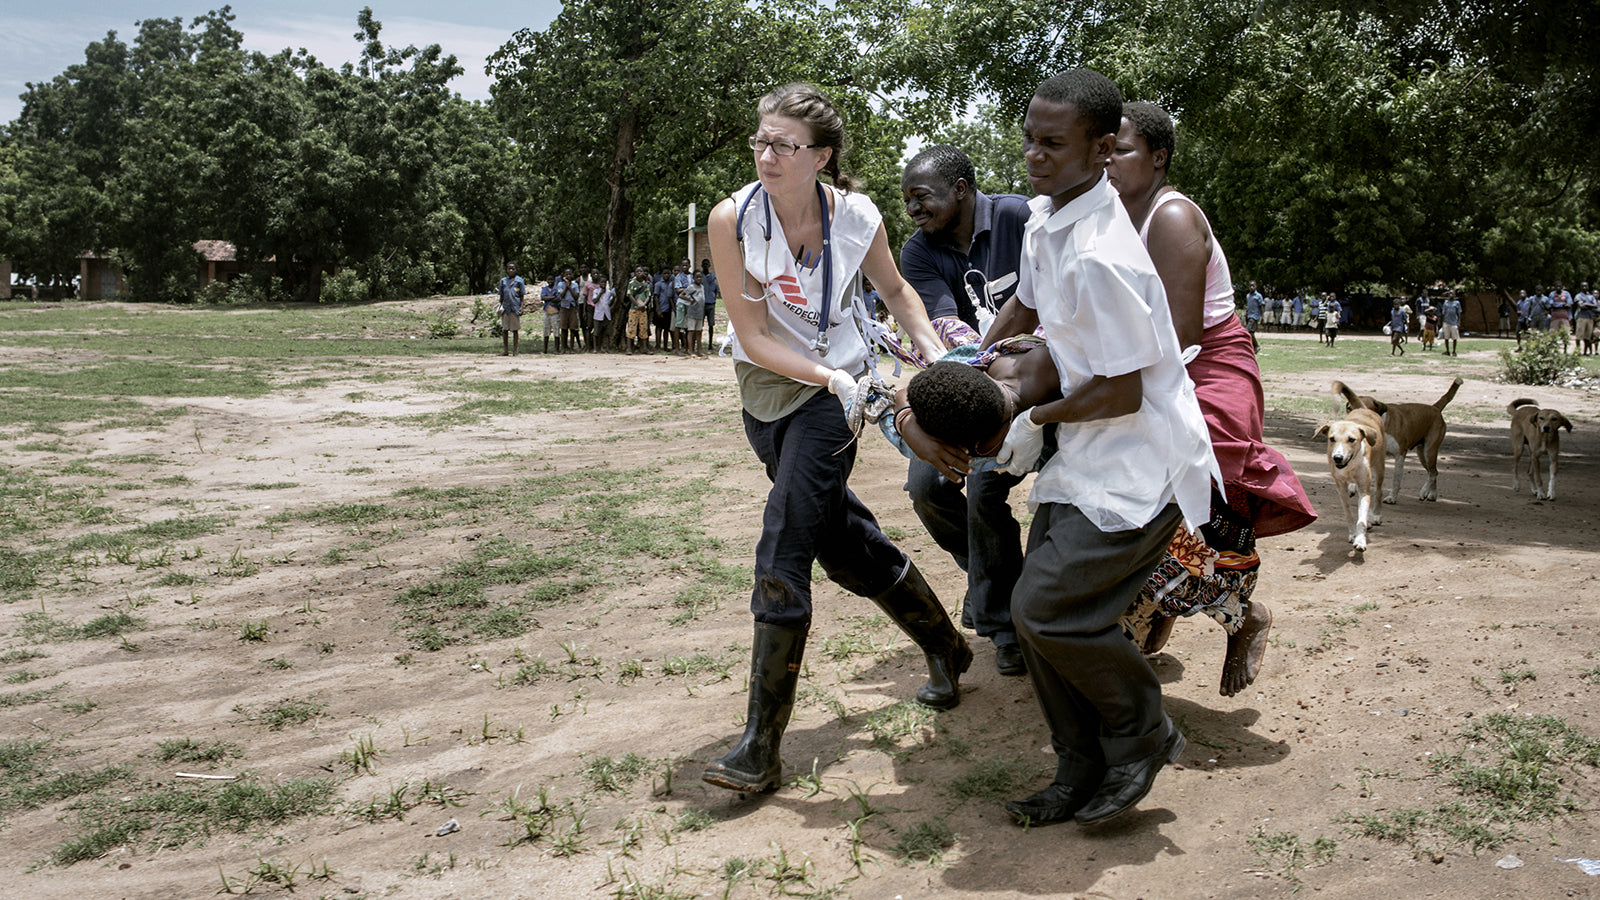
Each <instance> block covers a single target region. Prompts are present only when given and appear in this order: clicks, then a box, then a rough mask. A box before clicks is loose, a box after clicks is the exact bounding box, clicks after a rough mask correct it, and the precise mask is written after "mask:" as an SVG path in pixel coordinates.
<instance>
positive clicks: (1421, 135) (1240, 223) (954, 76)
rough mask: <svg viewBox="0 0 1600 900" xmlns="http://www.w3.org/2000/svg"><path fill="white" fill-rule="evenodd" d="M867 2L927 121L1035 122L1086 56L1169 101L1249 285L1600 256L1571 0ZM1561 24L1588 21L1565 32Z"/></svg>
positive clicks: (1319, 282) (1181, 152) (1594, 265)
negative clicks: (1043, 96)
mask: <svg viewBox="0 0 1600 900" xmlns="http://www.w3.org/2000/svg"><path fill="white" fill-rule="evenodd" d="M850 8H851V10H852V13H853V15H854V16H855V17H856V18H857V20H858V22H859V26H858V33H857V34H858V40H860V41H861V43H862V44H863V45H864V46H865V47H866V52H865V54H864V59H863V62H862V67H863V69H864V72H863V77H864V78H865V79H866V80H867V81H868V82H869V83H871V84H872V85H874V86H875V87H877V88H878V89H879V90H880V91H881V92H882V93H884V94H892V95H893V96H894V97H895V98H897V99H896V100H895V101H894V107H895V109H896V110H897V111H898V112H900V113H902V114H903V115H905V116H907V117H908V118H910V119H911V120H912V121H914V122H915V123H916V124H917V125H918V126H919V127H920V128H922V129H923V130H924V131H925V132H927V133H939V131H940V129H942V128H947V127H948V126H947V124H946V123H948V122H949V121H950V120H951V119H952V118H954V117H956V116H958V115H959V114H960V113H961V112H962V111H964V110H967V109H971V108H972V107H973V106H974V105H975V104H976V103H978V102H979V101H983V100H985V99H988V100H992V101H994V105H995V107H997V109H998V112H999V115H998V116H996V115H994V114H993V113H991V112H989V111H985V113H984V114H983V119H984V120H985V123H987V121H990V120H995V119H998V120H1002V121H1016V120H1018V119H1020V117H1021V116H1022V113H1023V110H1024V108H1025V107H1026V105H1027V102H1028V100H1029V99H1030V97H1031V95H1032V93H1033V90H1034V88H1035V86H1036V85H1037V84H1038V83H1039V82H1040V81H1041V80H1043V79H1044V78H1046V77H1048V76H1050V75H1052V74H1055V73H1056V72H1060V71H1063V70H1065V69H1069V68H1074V67H1077V66H1090V67H1092V68H1096V69H1098V70H1100V71H1102V72H1105V73H1106V74H1108V75H1109V76H1110V77H1111V78H1112V79H1113V80H1115V81H1116V82H1117V83H1118V84H1119V85H1120V86H1121V88H1122V89H1123V93H1124V95H1125V96H1126V97H1128V98H1129V99H1142V100H1153V101H1155V102H1157V103H1160V104H1161V105H1163V106H1164V107H1166V108H1167V109H1168V110H1169V111H1171V112H1172V113H1173V114H1174V115H1175V117H1176V119H1177V122H1178V128H1179V133H1178V147H1177V152H1176V154H1175V156H1174V161H1173V166H1172V171H1171V179H1172V181H1173V182H1174V183H1175V184H1176V185H1177V186H1178V187H1179V188H1181V189H1182V190H1184V191H1185V192H1186V193H1188V194H1190V195H1191V196H1193V197H1194V198H1195V199H1196V200H1197V201H1198V202H1199V204H1200V206H1201V207H1202V208H1203V209H1204V210H1205V211H1206V213H1207V215H1208V217H1209V218H1210V220H1211V223H1212V226H1213V228H1214V230H1215V231H1216V233H1217V234H1218V236H1219V237H1220V239H1221V242H1222V244H1223V246H1224V247H1225V248H1226V250H1227V253H1228V256H1229V261H1230V263H1231V264H1232V269H1233V274H1234V276H1235V277H1236V278H1237V279H1239V280H1241V281H1242V280H1244V279H1248V278H1257V279H1261V280H1263V281H1267V282H1271V283H1275V284H1277V285H1280V286H1284V287H1301V286H1304V287H1315V288H1340V287H1343V286H1345V285H1347V284H1352V283H1374V282H1376V283H1383V284H1389V285H1394V286H1396V287H1397V288H1400V289H1404V288H1405V287H1406V286H1414V285H1420V284H1429V283H1432V282H1433V281H1435V280H1438V279H1447V280H1452V281H1474V282H1478V283H1480V284H1481V283H1488V284H1495V285H1500V286H1511V287H1514V286H1519V285H1531V284H1533V283H1536V282H1543V283H1548V282H1549V281H1550V280H1553V279H1556V278H1562V279H1565V280H1566V281H1567V282H1568V283H1569V284H1570V283H1574V282H1576V281H1578V280H1580V278H1592V274H1593V273H1594V272H1595V271H1596V270H1597V269H1600V212H1597V210H1600V204H1597V203H1596V202H1595V197H1596V193H1597V191H1600V151H1597V150H1596V149H1595V148H1596V147H1597V146H1600V112H1597V109H1600V66H1597V62H1596V57H1595V56H1594V55H1593V54H1586V53H1583V52H1581V51H1579V50H1578V49H1577V48H1578V47H1581V46H1584V42H1585V41H1588V42H1589V43H1590V44H1591V45H1592V44H1593V42H1594V41H1595V40H1596V37H1595V33H1594V29H1595V27H1596V26H1595V24H1594V17H1592V16H1583V15H1581V14H1580V13H1579V6H1578V5H1577V4H1575V3H1573V2H1572V0H1539V2H1535V3H1532V4H1531V5H1525V6H1523V7H1519V8H1518V12H1517V14H1516V15H1510V14H1507V13H1505V12H1504V11H1503V10H1501V9H1499V8H1498V7H1485V6H1481V5H1474V4H1470V3H1465V2H1463V0H1408V2H1401V3H1385V4H1375V3H1371V2H1369V0H1345V2H1336V3H1321V2H1318V3H1312V2H1306V0H1295V2H1288V3H1274V4H1260V3H1256V2H1251V0H1198V2H1193V3H1183V4H1164V5H1158V4H1148V3H1110V4H1107V3H1102V2H1090V0H997V2H990V3H983V4H975V5H973V4H968V5H953V4H946V3H937V2H932V0H901V2H891V3H859V4H853V5H851V7H850ZM1553 21H1559V22H1564V23H1565V22H1571V23H1573V30H1572V31H1571V32H1570V33H1564V34H1563V36H1562V40H1560V41H1557V42H1555V43H1554V44H1552V42H1551V41H1550V40H1549V27H1548V23H1549V22H1553ZM901 98H904V99H901ZM954 137H957V138H958V139H965V140H979V141H981V140H982V136H981V134H977V133H972V131H968V130H967V129H966V128H961V129H958V130H957V131H956V134H955V135H954ZM1574 146H1581V147H1582V149H1580V150H1576V151H1574V150H1572V149H1570V148H1572V147H1574ZM968 149H969V150H970V149H971V148H968Z"/></svg>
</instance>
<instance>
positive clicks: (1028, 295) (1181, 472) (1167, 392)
mask: <svg viewBox="0 0 1600 900" xmlns="http://www.w3.org/2000/svg"><path fill="white" fill-rule="evenodd" d="M1029 206H1030V207H1031V208H1032V210H1033V215H1032V217H1031V218H1029V220H1028V224H1027V230H1026V232H1025V233H1024V235H1023V251H1022V253H1023V256H1022V268H1021V272H1020V273H1019V274H1020V281H1019V284H1018V287H1017V296H1018V297H1019V298H1020V299H1021V302H1022V303H1023V304H1024V305H1026V306H1028V307H1030V308H1032V309H1035V310H1037V311H1038V313H1039V322H1040V324H1041V325H1043V326H1044V336H1045V342H1046V345H1047V346H1048V347H1049V349H1050V357H1051V359H1053V360H1054V361H1055V364H1056V369H1057V370H1058V371H1059V372H1060V375H1061V393H1062V394H1063V395H1070V394H1071V393H1072V392H1073V391H1075V390H1077V389H1079V388H1080V387H1082V386H1083V385H1084V384H1085V383H1087V382H1088V381H1089V380H1090V379H1091V378H1093V377H1094V376H1096V375H1101V376H1104V377H1106V378H1114V377H1116V376H1118V375H1126V374H1128V373H1129V372H1134V371H1138V372H1140V373H1141V375H1140V377H1141V380H1142V382H1143V386H1144V396H1143V398H1142V400H1141V403H1140V407H1139V410H1138V412H1134V413H1130V414H1129V415H1125V416H1117V417H1115V418H1110V419H1095V420H1091V421H1086V422H1064V423H1062V424H1061V425H1060V426H1059V427H1058V430H1057V432H1056V441H1057V443H1058V445H1059V446H1060V452H1058V453H1056V455H1055V456H1053V457H1052V458H1051V459H1050V462H1049V463H1047V464H1046V465H1045V468H1044V470H1043V471H1042V472H1040V473H1039V476H1038V478H1037V479H1036V480H1035V481H1034V485H1033V493H1032V495H1031V496H1030V497H1029V502H1030V503H1031V504H1039V503H1069V504H1071V505H1073V506H1076V507H1077V508H1078V509H1079V510H1080V511H1081V512H1082V513H1083V514H1084V515H1085V516H1086V517H1088V519H1089V521H1091V522H1093V523H1094V524H1095V525H1096V526H1097V527H1099V528H1100V530H1101V531H1126V530H1128V529H1132V528H1140V527H1143V526H1144V525H1145V524H1147V523H1148V522H1149V521H1150V520H1151V519H1153V518H1155V516H1156V515H1157V514H1158V513H1160V512H1161V510H1162V509H1163V508H1165V507H1166V505H1167V504H1168V503H1169V502H1172V501H1174V500H1176V501H1177V503H1178V506H1179V508H1180V509H1181V510H1182V511H1183V518H1184V522H1185V524H1187V525H1188V527H1189V528H1191V529H1195V528H1198V527H1199V526H1200V525H1202V524H1204V523H1205V522H1206V521H1207V520H1208V519H1209V518H1210V508H1211V492H1210V484H1209V483H1210V481H1212V480H1215V481H1216V482H1217V484H1219V485H1220V484H1221V483H1222V473H1221V471H1220V470H1219V469H1218V468H1217V462H1216V458H1215V457H1214V456H1213V455H1212V453H1211V438H1210V435H1209V433H1208V432H1207V430H1206V423H1205V418H1204V417H1203V416H1202V415H1201V413H1200V405H1199V404H1198V403H1197V402H1196V401H1195V396H1194V384H1193V383H1192V382H1191V381H1190V380H1189V376H1188V373H1186V372H1185V371H1184V368H1183V362H1182V359H1181V355H1180V351H1179V347H1178V335H1177V332H1176V331H1175V330H1174V329H1173V326H1172V314H1171V311H1170V310H1169V309H1168V308H1167V296H1166V292H1165V290H1164V289H1163V288H1162V286H1161V279H1160V277H1159V276H1158V275H1157V274H1156V268H1155V264H1154V263H1152V262H1151V261H1150V254H1149V253H1148V252H1147V251H1146V250H1145V247H1144V243H1143V242H1142V241H1140V240H1139V234H1138V232H1137V231H1135V230H1134V228H1133V222H1132V221H1130V220H1129V219H1128V214H1127V211H1126V210H1124V209H1123V207H1122V203H1121V202H1120V201H1119V200H1118V199H1117V192H1116V190H1115V189H1114V188H1112V187H1111V184H1110V182H1109V181H1107V180H1106V178H1105V177H1104V176H1101V178H1100V182H1099V183H1098V184H1096V185H1095V186H1094V187H1093V188H1090V189H1089V190H1088V191H1087V192H1086V193H1084V194H1082V195H1081V196H1079V197H1077V198H1075V199H1073V200H1072V201H1071V202H1069V203H1068V204H1067V205H1066V206H1064V207H1062V208H1061V209H1060V210H1057V211H1055V212H1053V213H1052V212H1051V201H1050V198H1049V197H1035V198H1034V199H1033V200H1032V201H1031V202H1030V203H1029Z"/></svg>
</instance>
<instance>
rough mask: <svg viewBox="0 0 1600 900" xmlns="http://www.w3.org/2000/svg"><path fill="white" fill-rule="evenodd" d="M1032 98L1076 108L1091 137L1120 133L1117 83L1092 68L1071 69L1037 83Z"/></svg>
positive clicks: (1119, 99)
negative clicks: (1040, 98)
mask: <svg viewBox="0 0 1600 900" xmlns="http://www.w3.org/2000/svg"><path fill="white" fill-rule="evenodd" d="M1033 95H1034V96H1035V97H1042V98H1044V99H1045V100H1049V101H1050V102H1052V103H1060V104H1067V103H1070V104H1072V105H1073V106H1075V107H1077V109H1078V117H1079V118H1080V119H1082V120H1083V124H1084V125H1085V126H1086V127H1087V128H1088V129H1089V136H1090V137H1100V136H1101V135H1106V134H1116V133H1117V132H1118V131H1120V130H1122V91H1120V90H1118V89H1117V85H1116V82H1114V81H1112V80H1111V79H1109V78H1107V77H1106V76H1104V75H1101V74H1100V73H1099V72H1096V71H1095V70H1093V69H1070V70H1068V71H1066V72H1062V73H1061V74H1060V75H1052V76H1050V77H1049V78H1046V79H1045V80H1044V81H1043V82H1041V83H1040V84H1039V88H1038V90H1035V91H1034V92H1033Z"/></svg>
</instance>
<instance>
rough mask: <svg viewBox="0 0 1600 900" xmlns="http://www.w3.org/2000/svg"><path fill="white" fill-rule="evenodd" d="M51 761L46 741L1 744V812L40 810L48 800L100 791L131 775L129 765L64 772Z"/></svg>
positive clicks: (49, 801)
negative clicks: (55, 767)
mask: <svg viewBox="0 0 1600 900" xmlns="http://www.w3.org/2000/svg"><path fill="white" fill-rule="evenodd" d="M52 761H53V760H52V758H51V754H50V742H49V741H47V740H44V741H30V740H26V739H23V740H12V741H6V742H4V743H0V813H5V812H9V811H11V810H14V809H37V808H39V807H41V806H43V805H45V804H46V803H54V802H55V801H57V800H65V799H67V798H68V797H76V796H78V795H79V794H86V793H89V792H91V791H97V790H100V789H101V788H104V787H106V786H108V785H110V784H114V783H117V782H121V781H124V780H126V779H128V778H129V777H130V776H131V775H132V772H131V770H130V769H128V767H126V766H115V767H111V768H105V769H84V770H80V771H73V772H62V771H59V770H56V769H53V768H50V767H49V765H48V764H49V763H51V762H52Z"/></svg>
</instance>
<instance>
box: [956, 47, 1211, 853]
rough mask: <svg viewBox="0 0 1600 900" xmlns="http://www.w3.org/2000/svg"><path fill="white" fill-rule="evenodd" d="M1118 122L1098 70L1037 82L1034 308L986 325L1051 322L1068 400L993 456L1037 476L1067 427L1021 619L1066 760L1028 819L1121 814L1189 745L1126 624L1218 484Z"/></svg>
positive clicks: (1032, 415) (1051, 465)
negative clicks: (1130, 192) (1124, 174)
mask: <svg viewBox="0 0 1600 900" xmlns="http://www.w3.org/2000/svg"><path fill="white" fill-rule="evenodd" d="M1121 123H1122V95H1121V93H1120V92H1119V91H1118V90H1117V87H1116V85H1115V84H1113V83H1112V82H1111V81H1110V80H1109V79H1107V78H1106V77H1105V76H1103V75H1100V74H1099V73H1097V72H1093V71H1090V70H1087V69H1077V70H1073V71H1070V72H1066V73H1063V74H1061V75H1057V76H1055V77H1053V78H1050V79H1048V80H1046V81H1045V82H1044V83H1043V84H1041V85H1040V86H1039V89H1038V90H1037V91H1036V92H1035V94H1034V97H1033V101H1032V103H1030V104H1029V106H1028V115H1027V118H1026V120H1025V121H1024V123H1023V155H1024V158H1025V159H1026V161H1027V166H1028V180H1029V181H1030V182H1031V183H1032V184H1033V186H1034V189H1035V190H1036V191H1038V193H1039V195H1040V196H1038V197H1036V198H1034V200H1033V201H1031V202H1030V204H1029V205H1030V206H1031V207H1032V209H1033V215H1032V217H1031V218H1030V219H1029V220H1028V224H1027V230H1026V232H1025V234H1024V238H1023V241H1024V246H1023V259H1022V267H1021V270H1020V272H1019V285H1018V289H1017V299H1018V300H1019V301H1020V305H1021V307H1022V309H1012V310H1010V312H1011V315H1003V316H1001V317H1000V318H999V319H997V321H996V323H995V325H994V327H993V328H992V329H991V331H990V333H989V335H988V340H989V341H990V342H993V341H996V340H999V339H1000V338H1004V337H1007V336H1009V335H1011V334H1017V333H1022V332H1023V331H1025V330H1029V329H1031V328H1032V327H1033V324H1034V323H1040V324H1043V326H1044V333H1045V340H1046V344H1047V346H1048V348H1049V351H1050V356H1051V358H1052V359H1053V360H1054V362H1055V364H1056V368H1057V369H1058V370H1059V372H1060V375H1061V394H1062V397H1061V399H1060V400H1054V401H1050V402H1047V403H1042V404H1040V405H1038V406H1035V407H1033V408H1032V409H1031V410H1028V411H1025V412H1022V413H1019V414H1018V415H1017V416H1016V419H1015V420H1014V422H1013V423H1012V427H1011V431H1010V433H1009V434H1008V435H1007V437H1006V440H1005V443H1004V445H1003V446H1002V448H1001V451H1000V453H999V459H1000V460H1001V462H1003V463H1004V464H1005V466H1006V468H1007V469H1008V470H1009V471H1014V472H1025V471H1027V470H1029V469H1031V468H1032V467H1033V465H1034V463H1035V462H1036V461H1037V459H1038V457H1039V453H1040V449H1041V447H1042V444H1043V440H1044V433H1043V432H1044V426H1045V425H1048V424H1052V423H1054V424H1055V425H1056V440H1057V444H1058V446H1059V448H1060V449H1059V450H1058V452H1057V453H1056V454H1055V455H1054V456H1053V457H1051V459H1050V461H1049V462H1048V463H1047V464H1046V465H1045V467H1044V469H1043V471H1041V472H1040V473H1039V476H1038V478H1037V479H1036V480H1035V482H1034V488H1033V494H1032V496H1031V497H1030V498H1029V502H1030V504H1033V505H1035V506H1036V507H1037V508H1036V511H1035V513H1034V519H1033V525H1032V530H1031V532H1030V534H1029V537H1028V553H1027V558H1026V560H1025V562H1024V564H1023V569H1022V576H1021V578H1020V579H1019V580H1018V582H1017V587H1016V590H1015V593H1014V594H1013V599H1012V618H1013V621H1014V622H1015V624H1016V628H1017V634H1018V637H1019V638H1020V639H1021V644H1022V648H1023V652H1024V655H1025V656H1026V658H1027V664H1028V673H1029V675H1030V677H1031V678H1032V679H1033V685H1034V689H1035V692H1036V694H1037V695H1038V697H1039V704H1040V706H1041V707H1042V708H1043V711H1044V715H1045V719H1046V721H1047V722H1048V724H1049V726H1050V733H1051V743H1052V745H1053V746H1054V749H1055V751H1056V757H1057V768H1056V776H1055V780H1054V782H1053V783H1052V784H1051V785H1050V786H1049V787H1048V788H1046V789H1044V790H1043V791H1040V792H1039V793H1037V794H1035V795H1034V796H1032V797H1029V798H1027V799H1026V800H1019V801H1013V802H1011V803H1008V804H1006V809H1007V810H1008V811H1010V812H1011V814H1012V815H1013V816H1014V817H1015V818H1016V820H1017V821H1018V822H1019V823H1022V824H1033V825H1039V824H1046V823H1050V822H1061V821H1066V820H1067V819H1071V818H1075V819H1076V820H1077V821H1078V822H1079V823H1080V824H1084V825H1090V824H1095V823H1098V822H1103V821H1105V820H1107V819H1110V818H1112V817H1113V816H1116V815H1118V814H1120V813H1122V812H1125V811H1127V810H1129V809H1131V808H1133V806H1134V805H1136V804H1137V803H1138V802H1139V801H1140V800H1141V799H1143V798H1144V796H1145V795H1146V794H1148V793H1149V791H1150V787H1151V785H1152V784H1153V783H1154V780H1155V776H1156V774H1157V773H1158V772H1159V771H1160V769H1161V767H1162V766H1163V765H1164V764H1166V763H1168V762H1171V761H1173V760H1176V759H1177V758H1178V755H1179V754H1180V753H1181V752H1182V750H1183V746H1184V739H1183V735H1182V734H1181V733H1180V732H1179V731H1178V729H1177V727H1176V726H1175V725H1174V724H1173V723H1172V720H1171V719H1170V718H1168V717H1167V715H1166V713H1165V712H1164V711H1163V709H1162V704H1161V684H1160V682H1159V681H1158V680H1157V678H1156V674H1155V672H1154V670H1152V669H1151V668H1150V664H1149V663H1148V662H1146V661H1145V659H1144V656H1143V655H1142V654H1141V653H1140V652H1139V649H1138V648H1137V647H1135V646H1134V645H1133V643H1132V642H1131V641H1129V640H1128V639H1127V638H1126V637H1125V636H1124V635H1123V633H1122V630H1121V628H1120V627H1119V626H1118V624H1117V620H1118V618H1119V617H1120V616H1121V615H1122V614H1123V612H1125V611H1126V610H1127V608H1128V606H1129V605H1130V604H1131V603H1132V602H1133V600H1134V599H1135V598H1136V597H1137V596H1138V594H1139V590H1140V588H1142V587H1143V585H1144V583H1145V581H1146V579H1147V578H1148V577H1149V575H1150V573H1151V572H1152V571H1153V570H1154V569H1155V567H1156V565H1157V564H1158V563H1159V562H1160V561H1161V558H1162V554H1163V552H1164V551H1165V549H1166V547H1167V543H1168V541H1169V540H1170V539H1171V538H1172V535H1173V532H1174V531H1175V529H1176V528H1177V526H1178V524H1179V523H1180V522H1186V523H1187V524H1188V525H1189V527H1191V528H1197V527H1199V525H1201V524H1202V523H1204V522H1205V521H1206V520H1207V517H1208V515H1209V509H1210V482H1211V480H1212V479H1213V478H1215V479H1216V481H1217V483H1218V484H1220V483H1221V477H1220V473H1219V472H1218V470H1217V465H1216V461H1215V459H1214V458H1213V457H1212V454H1211V444H1210V439H1209V437H1208V433H1207V431H1206V425H1205V420H1204V418H1203V417H1202V415H1201V413H1200V407H1199V404H1198V403H1196V401H1195V397H1194V389H1193V386H1192V385H1191V383H1190V382H1189V380H1188V377H1187V375H1186V374H1185V372H1184V368H1183V362H1182V359H1181V357H1180V351H1179V347H1178V339H1177V334H1176V332H1175V331H1174V329H1173V326H1172V317H1171V314H1170V312H1169V310H1168V308H1167V302H1166V294H1165V292H1164V290H1163V288H1162V285H1161V279H1160V278H1159V277H1158V276H1157V274H1156V270H1155V265H1154V264H1153V263H1152V262H1151V261H1150V256H1149V254H1148V253H1147V252H1146V251H1145V248H1144V244H1143V242H1142V241H1140V240H1139V235H1138V233H1137V232H1136V231H1135V230H1134V227H1133V223H1132V222H1131V221H1129V219H1128V215H1127V212H1126V211H1125V210H1124V209H1123V207H1122V204H1121V203H1120V202H1119V201H1118V198H1117V193H1116V190H1115V189H1114V188H1112V187H1111V185H1110V183H1109V182H1108V181H1107V180H1106V178H1105V175H1104V172H1105V167H1106V162H1107V161H1108V160H1109V159H1110V156H1111V151H1112V149H1113V147H1114V146H1115V143H1116V133H1117V130H1118V128H1119V127H1121Z"/></svg>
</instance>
